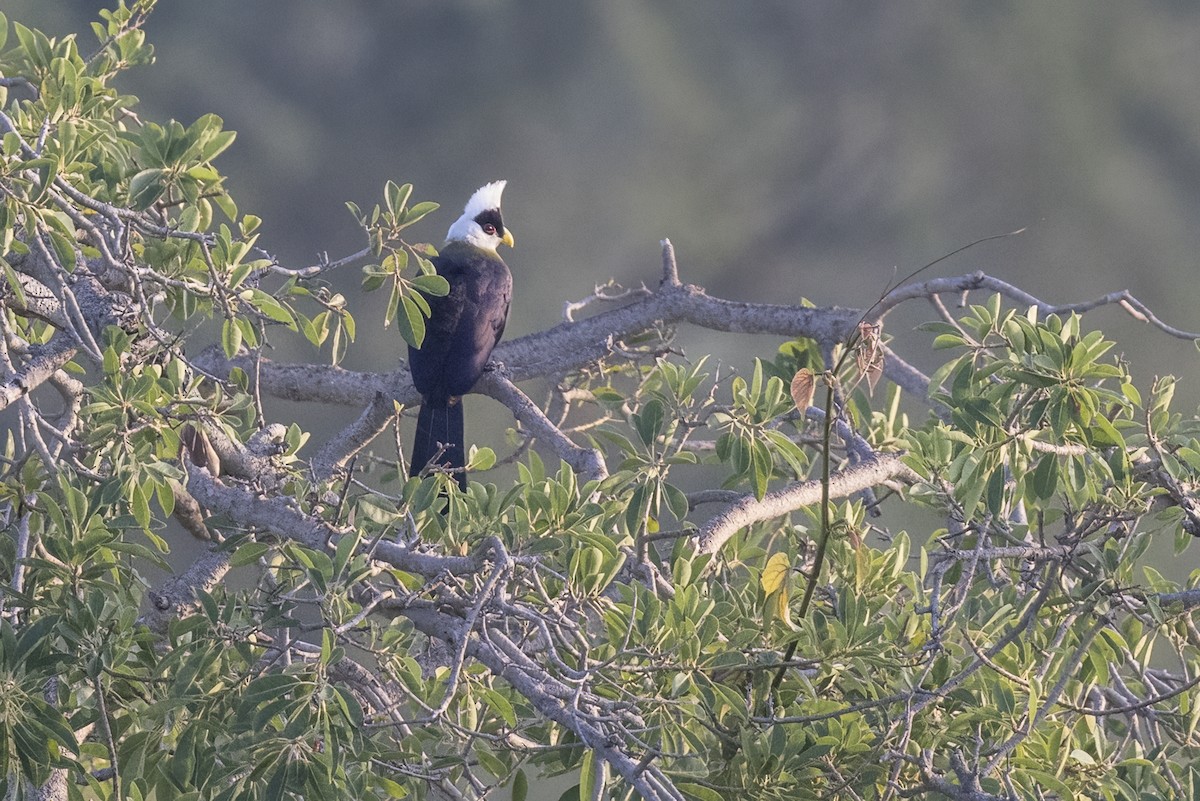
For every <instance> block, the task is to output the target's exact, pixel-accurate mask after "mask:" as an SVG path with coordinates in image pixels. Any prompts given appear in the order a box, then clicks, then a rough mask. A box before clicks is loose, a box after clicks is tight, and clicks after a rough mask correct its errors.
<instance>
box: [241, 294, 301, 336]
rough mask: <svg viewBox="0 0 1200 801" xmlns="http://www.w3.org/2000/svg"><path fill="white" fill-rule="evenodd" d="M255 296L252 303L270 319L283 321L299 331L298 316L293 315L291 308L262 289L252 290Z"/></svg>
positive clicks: (278, 321)
mask: <svg viewBox="0 0 1200 801" xmlns="http://www.w3.org/2000/svg"><path fill="white" fill-rule="evenodd" d="M251 291H252V292H253V296H252V298H251V300H250V303H251V305H253V306H254V308H256V309H258V310H259V311H260V312H262V313H263V314H265V315H266V316H267V317H268V318H269V319H271V320H274V321H275V322H277V323H283V324H284V325H286V326H287V327H288V328H290V329H292V330H293V331H298V330H299V329H298V328H297V327H296V318H295V317H294V316H293V315H292V312H291V309H289V308H287V307H286V306H284V305H283V304H282V303H280V302H279V301H278V300H276V299H275V298H274V297H272V296H271V295H269V294H267V293H266V292H263V291H262V290H261V289H254V290H251Z"/></svg>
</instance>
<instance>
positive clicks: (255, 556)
mask: <svg viewBox="0 0 1200 801" xmlns="http://www.w3.org/2000/svg"><path fill="white" fill-rule="evenodd" d="M270 550H271V546H270V545H267V544H266V543H265V542H248V543H246V544H245V545H242V546H240V547H239V548H238V549H237V550H236V551H234V552H233V556H231V557H229V564H230V566H232V567H243V566H245V565H252V564H254V563H255V562H257V561H258V560H259V559H260V558H261V557H262V556H263V555H264V554H266V553H267V552H268V551H270Z"/></svg>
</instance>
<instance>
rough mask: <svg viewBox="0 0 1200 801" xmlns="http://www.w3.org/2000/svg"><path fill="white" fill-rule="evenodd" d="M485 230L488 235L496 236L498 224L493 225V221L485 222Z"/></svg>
mask: <svg viewBox="0 0 1200 801" xmlns="http://www.w3.org/2000/svg"><path fill="white" fill-rule="evenodd" d="M483 232H484V233H485V234H487V235H488V236H495V235H496V226H494V225H492V224H491V223H484V224H483Z"/></svg>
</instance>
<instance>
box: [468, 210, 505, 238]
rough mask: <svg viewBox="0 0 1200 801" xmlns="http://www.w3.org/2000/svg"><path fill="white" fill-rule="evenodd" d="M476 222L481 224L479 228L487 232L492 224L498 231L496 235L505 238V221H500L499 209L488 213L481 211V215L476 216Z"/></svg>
mask: <svg viewBox="0 0 1200 801" xmlns="http://www.w3.org/2000/svg"><path fill="white" fill-rule="evenodd" d="M475 222H477V223H479V227H480V228H482V229H483V230H485V231H486V230H487V226H488V223H491V224H492V226H493V227H494V228H495V229H496V233H497V234H499V235H500V236H504V220H502V219H500V210H499V209H488V210H487V211H481V212H480V213H479V214H477V215H475Z"/></svg>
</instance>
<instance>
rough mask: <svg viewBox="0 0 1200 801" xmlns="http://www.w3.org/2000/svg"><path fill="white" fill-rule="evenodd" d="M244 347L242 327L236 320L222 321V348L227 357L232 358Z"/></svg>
mask: <svg viewBox="0 0 1200 801" xmlns="http://www.w3.org/2000/svg"><path fill="white" fill-rule="evenodd" d="M241 347H242V328H241V326H239V325H238V324H237V321H236V320H225V321H223V322H222V323H221V349H222V350H223V351H225V358H227V359H232V358H233V357H234V356H236V355H237V353H238V350H239V349H240V348H241Z"/></svg>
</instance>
